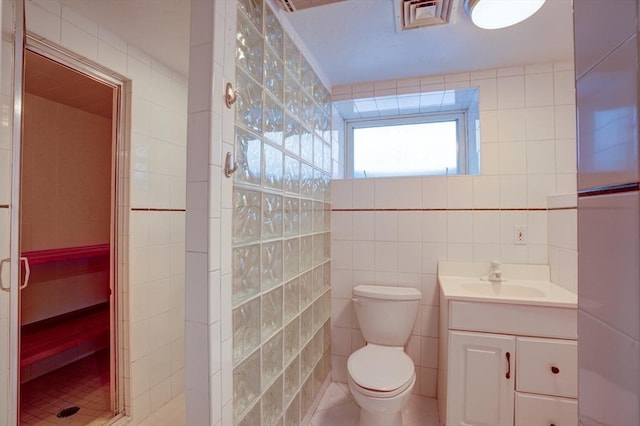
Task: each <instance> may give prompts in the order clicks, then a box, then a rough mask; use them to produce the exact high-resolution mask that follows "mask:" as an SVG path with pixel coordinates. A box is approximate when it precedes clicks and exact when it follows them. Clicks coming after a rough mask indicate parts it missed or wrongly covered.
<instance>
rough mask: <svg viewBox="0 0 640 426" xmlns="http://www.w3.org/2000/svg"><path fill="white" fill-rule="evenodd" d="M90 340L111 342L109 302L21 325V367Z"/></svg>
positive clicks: (103, 344)
mask: <svg viewBox="0 0 640 426" xmlns="http://www.w3.org/2000/svg"><path fill="white" fill-rule="evenodd" d="M88 342H94V344H96V345H97V346H99V347H108V346H109V304H108V303H103V304H100V305H95V306H92V307H89V308H85V309H81V310H79V311H75V312H71V313H68V314H64V315H61V316H59V317H54V318H49V319H46V320H42V321H39V322H38V323H36V324H29V325H26V326H22V339H21V348H20V367H26V366H28V365H31V364H33V363H35V362H38V361H42V360H43V359H45V358H49V357H52V356H54V355H57V354H59V353H61V352H64V351H66V350H68V349H71V348H73V347H74V346H78V345H81V344H83V343H88Z"/></svg>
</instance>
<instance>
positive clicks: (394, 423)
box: [359, 408, 402, 426]
mask: <svg viewBox="0 0 640 426" xmlns="http://www.w3.org/2000/svg"><path fill="white" fill-rule="evenodd" d="M359 426H402V411H396V412H394V413H380V412H377V413H373V412H367V411H365V410H363V409H362V408H360V423H359Z"/></svg>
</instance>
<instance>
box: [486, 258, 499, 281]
mask: <svg viewBox="0 0 640 426" xmlns="http://www.w3.org/2000/svg"><path fill="white" fill-rule="evenodd" d="M489 281H491V282H492V283H499V282H502V271H501V270H500V262H495V261H494V262H491V270H490V272H489Z"/></svg>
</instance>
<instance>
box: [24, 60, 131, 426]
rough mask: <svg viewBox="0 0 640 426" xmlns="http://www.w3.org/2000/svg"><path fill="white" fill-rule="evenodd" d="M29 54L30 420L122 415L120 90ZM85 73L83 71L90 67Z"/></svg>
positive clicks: (81, 421)
mask: <svg viewBox="0 0 640 426" xmlns="http://www.w3.org/2000/svg"><path fill="white" fill-rule="evenodd" d="M63 55H64V54H63V53H62V52H58V54H57V55H46V54H44V53H43V52H36V51H34V50H26V52H25V67H24V69H25V72H24V90H23V138H22V160H21V164H22V166H21V179H20V180H21V185H20V200H21V206H20V208H21V216H20V256H21V258H23V259H25V262H24V265H25V266H24V270H23V277H24V279H23V282H22V286H21V291H20V295H19V307H20V309H19V321H20V373H19V377H20V378H19V384H18V386H19V389H20V394H19V395H20V397H19V401H20V424H21V425H28V424H40V423H41V422H43V421H44V422H51V423H54V422H58V421H60V420H59V419H61V418H64V419H65V421H64V423H65V424H77V425H85V424H103V423H106V422H108V421H109V420H110V419H111V418H113V417H114V416H115V415H116V414H117V413H118V412H119V408H118V398H117V396H118V395H119V392H118V383H117V382H118V376H119V374H118V359H117V357H116V354H117V353H118V351H117V347H116V346H117V345H116V342H117V341H118V339H117V333H116V332H117V330H116V325H117V321H116V318H117V313H118V310H117V306H116V305H117V299H118V297H117V294H118V285H117V281H118V280H117V271H116V267H115V265H117V262H116V259H115V257H116V250H115V247H116V235H117V231H116V218H117V214H116V212H117V208H116V181H117V170H118V169H117V167H116V152H117V151H116V145H117V140H118V129H119V123H118V117H119V99H120V93H121V87H120V86H118V85H116V84H113V83H112V82H107V81H102V80H100V79H99V78H96V76H94V75H89V74H87V73H85V72H81V71H79V70H77V69H74V68H73V67H71V66H70V65H69V63H68V62H66V61H65V63H63V62H62V61H58V59H62V56H63ZM83 71H84V69H83Z"/></svg>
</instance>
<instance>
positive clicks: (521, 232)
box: [513, 225, 527, 245]
mask: <svg viewBox="0 0 640 426" xmlns="http://www.w3.org/2000/svg"><path fill="white" fill-rule="evenodd" d="M513 244H519V245H524V244H527V227H526V226H524V225H516V226H514V227H513Z"/></svg>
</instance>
